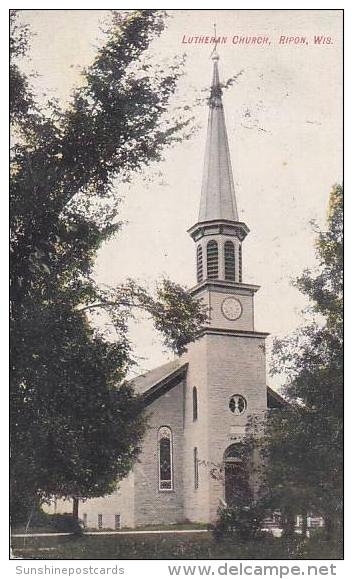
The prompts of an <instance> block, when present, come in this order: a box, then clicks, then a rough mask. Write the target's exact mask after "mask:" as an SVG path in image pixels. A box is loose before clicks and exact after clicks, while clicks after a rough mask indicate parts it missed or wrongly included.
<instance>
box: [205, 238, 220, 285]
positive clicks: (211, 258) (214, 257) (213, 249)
mask: <svg viewBox="0 0 353 579" xmlns="http://www.w3.org/2000/svg"><path fill="white" fill-rule="evenodd" d="M207 277H208V278H210V279H217V278H218V245H217V241H209V242H208V244H207Z"/></svg>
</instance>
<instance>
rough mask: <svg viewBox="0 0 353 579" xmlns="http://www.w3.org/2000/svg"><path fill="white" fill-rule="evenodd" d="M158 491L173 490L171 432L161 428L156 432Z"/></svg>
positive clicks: (165, 427) (166, 427)
mask: <svg viewBox="0 0 353 579" xmlns="http://www.w3.org/2000/svg"><path fill="white" fill-rule="evenodd" d="M158 462H159V465H158V466H159V490H160V491H171V490H172V489H173V446H172V431H171V430H170V428H169V427H168V426H162V427H161V428H160V429H159V431H158Z"/></svg>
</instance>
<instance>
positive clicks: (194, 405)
mask: <svg viewBox="0 0 353 579" xmlns="http://www.w3.org/2000/svg"><path fill="white" fill-rule="evenodd" d="M197 415H198V408H197V388H196V387H195V386H194V387H193V389H192V419H193V421H194V422H195V420H197Z"/></svg>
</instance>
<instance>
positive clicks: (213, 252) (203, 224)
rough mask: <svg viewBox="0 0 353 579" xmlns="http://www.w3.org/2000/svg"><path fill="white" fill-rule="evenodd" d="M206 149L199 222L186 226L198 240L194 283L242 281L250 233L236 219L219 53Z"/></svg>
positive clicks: (215, 68) (216, 56) (214, 56)
mask: <svg viewBox="0 0 353 579" xmlns="http://www.w3.org/2000/svg"><path fill="white" fill-rule="evenodd" d="M212 60H213V77H212V84H211V91H210V97H209V101H208V104H209V115H208V129H207V140H206V152H205V161H204V170H203V180H202V190H201V201H200V210H199V217H198V222H197V223H196V224H195V225H194V226H193V227H191V228H190V229H189V233H190V235H191V237H192V238H193V240H194V241H195V242H196V243H197V247H196V263H197V282H198V284H201V283H208V280H218V281H220V282H227V284H229V283H231V284H233V285H234V284H239V283H242V241H243V240H244V239H245V237H246V235H247V234H248V233H249V229H248V227H247V225H246V224H245V223H242V222H240V221H239V217H238V211H237V204H236V200H235V191H234V181H233V172H232V163H231V159H230V151H229V145H228V137H227V129H226V123H225V116H224V109H223V102H222V86H221V83H220V80H219V71H218V61H219V56H218V54H217V52H216V51H214V52H213V56H212Z"/></svg>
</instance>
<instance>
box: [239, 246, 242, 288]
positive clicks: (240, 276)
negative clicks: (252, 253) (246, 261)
mask: <svg viewBox="0 0 353 579" xmlns="http://www.w3.org/2000/svg"><path fill="white" fill-rule="evenodd" d="M238 255H239V281H240V283H241V282H242V281H243V258H242V253H241V243H239V249H238Z"/></svg>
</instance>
